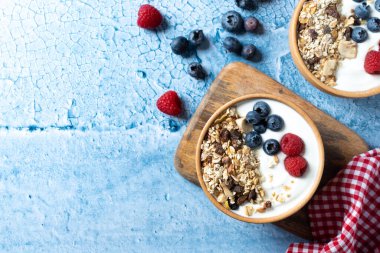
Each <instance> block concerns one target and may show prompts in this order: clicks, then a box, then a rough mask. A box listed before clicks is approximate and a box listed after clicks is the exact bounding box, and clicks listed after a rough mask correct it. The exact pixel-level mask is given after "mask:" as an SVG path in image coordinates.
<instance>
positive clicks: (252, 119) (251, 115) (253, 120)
mask: <svg viewBox="0 0 380 253" xmlns="http://www.w3.org/2000/svg"><path fill="white" fill-rule="evenodd" d="M245 120H246V121H247V123H249V124H253V125H258V124H260V122H261V121H262V120H263V118H262V117H261V116H260V114H259V113H258V112H256V111H249V112H248V113H247V115H246V116H245Z"/></svg>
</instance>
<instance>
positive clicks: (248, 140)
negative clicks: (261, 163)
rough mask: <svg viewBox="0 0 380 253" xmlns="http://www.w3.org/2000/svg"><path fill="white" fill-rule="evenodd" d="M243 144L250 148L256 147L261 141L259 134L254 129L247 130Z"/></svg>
mask: <svg viewBox="0 0 380 253" xmlns="http://www.w3.org/2000/svg"><path fill="white" fill-rule="evenodd" d="M244 140H245V145H247V146H248V147H250V148H257V147H259V146H260V145H261V143H262V142H263V138H262V137H261V135H260V134H259V133H257V132H255V131H252V132H249V133H247V134H246V135H245V139H244Z"/></svg>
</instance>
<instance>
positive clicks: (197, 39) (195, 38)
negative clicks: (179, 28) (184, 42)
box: [189, 30, 205, 47]
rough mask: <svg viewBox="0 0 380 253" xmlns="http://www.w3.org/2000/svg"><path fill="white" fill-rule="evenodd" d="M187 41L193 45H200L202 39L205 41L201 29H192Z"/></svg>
mask: <svg viewBox="0 0 380 253" xmlns="http://www.w3.org/2000/svg"><path fill="white" fill-rule="evenodd" d="M189 41H190V43H191V44H192V45H194V46H196V47H197V46H200V45H202V43H203V41H205V35H204V34H203V31H202V30H194V31H192V32H191V33H190V35H189Z"/></svg>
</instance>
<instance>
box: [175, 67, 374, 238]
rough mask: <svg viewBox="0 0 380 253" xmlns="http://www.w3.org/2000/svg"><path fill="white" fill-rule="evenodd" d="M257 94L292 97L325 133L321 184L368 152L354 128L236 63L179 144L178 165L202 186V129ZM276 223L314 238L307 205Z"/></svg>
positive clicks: (223, 73) (223, 75)
mask: <svg viewBox="0 0 380 253" xmlns="http://www.w3.org/2000/svg"><path fill="white" fill-rule="evenodd" d="M254 93H264V94H265V93H266V94H274V95H280V96H282V97H284V98H286V99H289V100H290V101H291V102H293V103H295V104H297V105H298V106H299V107H301V108H302V109H303V110H305V112H306V113H307V114H308V115H309V116H310V117H311V118H312V119H313V120H314V122H315V123H316V125H317V127H318V129H319V131H320V133H321V136H322V140H323V143H324V146H325V154H326V159H325V169H324V174H323V177H322V180H321V184H320V187H321V186H323V185H325V184H326V183H327V182H328V181H329V180H330V179H331V178H333V177H334V175H336V173H337V172H338V171H339V170H340V169H342V168H343V167H344V166H345V165H346V164H347V162H349V161H350V160H351V158H352V157H353V156H355V155H358V154H360V153H362V152H365V151H368V146H367V144H366V143H365V142H364V141H363V140H362V139H361V138H360V137H359V136H358V135H357V134H356V133H354V132H353V131H352V130H350V129H348V128H347V127H345V126H344V125H342V124H341V123H339V122H338V121H336V120H335V119H333V118H332V117H330V116H329V115H327V114H325V113H324V112H322V111H320V110H319V109H318V108H316V107H314V106H313V105H312V104H310V103H309V102H307V101H305V100H304V99H302V98H301V97H299V96H297V95H296V94H294V93H293V92H291V91H290V90H288V89H287V88H285V87H284V86H282V85H281V84H279V83H278V82H276V81H274V80H273V79H271V78H269V77H268V76H266V75H265V74H263V73H261V72H260V71H258V70H256V69H254V68H252V67H250V66H248V65H246V64H244V63H239V62H236V63H231V64H229V65H228V66H226V67H225V68H224V69H223V70H222V71H221V72H220V74H219V75H218V76H217V77H216V79H215V81H214V82H213V84H212V85H211V87H210V89H209V91H208V92H207V94H206V95H205V96H204V98H203V100H202V102H201V103H200V105H199V107H198V109H197V111H196V112H195V114H194V116H193V117H192V119H191V120H190V122H189V126H188V127H187V129H186V131H185V133H184V135H183V137H182V140H181V142H180V143H179V145H178V148H177V152H176V154H175V158H174V165H175V167H176V169H177V170H178V172H179V173H180V174H181V175H182V176H183V177H185V178H186V179H188V180H190V181H191V182H193V183H195V184H197V185H199V182H198V179H197V173H196V170H195V147H196V143H197V141H198V137H199V135H200V133H201V131H202V128H203V126H204V125H205V124H206V122H207V120H208V119H209V118H210V117H211V115H212V114H213V113H214V112H215V111H216V110H217V109H218V108H219V107H220V106H221V105H223V104H225V103H227V102H228V101H230V100H231V99H234V98H237V97H239V96H242V95H246V94H254ZM205 198H206V196H205ZM274 224H275V225H277V226H279V227H281V228H283V229H285V230H287V231H289V232H291V233H294V234H296V235H298V236H301V237H303V238H305V239H312V235H311V231H310V226H309V222H308V218H307V213H306V209H305V208H303V209H301V210H300V211H299V212H297V213H296V214H294V215H292V216H291V217H289V218H287V219H285V220H282V221H279V222H276V223H274Z"/></svg>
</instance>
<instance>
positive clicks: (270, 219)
mask: <svg viewBox="0 0 380 253" xmlns="http://www.w3.org/2000/svg"><path fill="white" fill-rule="evenodd" d="M255 99H270V100H274V101H277V102H280V103H282V104H285V105H287V106H289V107H290V108H292V109H293V110H294V111H295V112H296V113H298V114H299V115H300V116H301V117H302V118H303V119H304V120H305V121H306V123H307V124H308V125H309V127H310V128H311V131H312V132H313V134H314V136H315V138H316V143H317V147H318V151H319V157H318V160H319V161H320V163H319V166H318V167H317V171H316V176H315V181H314V182H313V183H312V185H311V186H310V187H309V188H308V191H309V192H308V193H307V195H305V196H304V197H303V198H302V199H301V201H299V202H296V203H295V204H294V206H293V205H292V206H291V207H290V208H289V210H287V211H286V212H283V213H280V214H279V215H276V216H273V217H263V218H256V217H245V216H241V215H239V214H236V213H234V212H232V211H231V210H229V209H227V208H225V207H224V206H223V205H222V204H220V203H218V202H217V200H216V198H215V197H214V196H213V195H211V194H210V193H209V192H208V190H207V187H206V185H205V183H204V181H203V172H202V166H201V144H202V142H203V140H204V137H205V135H206V133H207V131H208V129H209V128H210V126H211V125H212V124H213V122H214V121H215V120H216V119H217V118H218V117H219V116H220V114H221V113H223V112H224V111H225V110H227V109H228V108H229V107H232V106H234V105H236V104H238V103H241V102H244V101H248V100H255ZM195 160H196V171H197V177H198V181H199V183H200V185H201V187H202V189H203V191H204V193H205V194H206V196H207V198H208V199H209V200H210V201H211V202H212V203H213V204H214V205H215V206H216V207H217V208H218V209H219V210H220V211H222V212H223V213H225V214H227V215H229V216H231V217H232V218H235V219H237V220H240V221H245V222H250V223H269V222H275V221H279V220H282V219H285V218H287V217H289V216H290V215H292V214H294V213H296V212H297V211H298V210H300V209H301V208H302V207H303V206H304V205H305V204H306V203H307V202H308V201H309V200H310V198H311V197H312V196H313V194H314V193H315V191H316V190H317V187H318V185H319V182H320V180H321V177H322V174H323V168H324V160H325V155H324V148H323V142H322V138H321V135H320V134H319V131H318V129H317V127H316V125H315V124H314V122H313V121H312V120H311V118H310V117H309V116H308V115H307V114H306V113H305V112H304V111H303V110H302V109H300V108H299V107H298V106H297V105H295V104H293V103H292V102H289V101H288V100H286V99H284V98H282V97H278V96H274V95H269V94H251V95H245V96H242V97H238V98H236V99H234V100H232V101H230V102H228V103H226V104H225V105H223V106H222V107H220V108H219V109H218V110H217V111H216V112H215V113H214V114H213V115H212V116H211V118H210V119H209V120H208V121H207V123H206V125H205V126H204V128H203V130H202V132H201V134H200V136H199V139H198V143H197V146H196V156H195Z"/></svg>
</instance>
